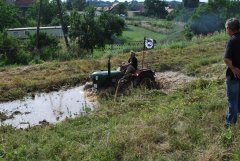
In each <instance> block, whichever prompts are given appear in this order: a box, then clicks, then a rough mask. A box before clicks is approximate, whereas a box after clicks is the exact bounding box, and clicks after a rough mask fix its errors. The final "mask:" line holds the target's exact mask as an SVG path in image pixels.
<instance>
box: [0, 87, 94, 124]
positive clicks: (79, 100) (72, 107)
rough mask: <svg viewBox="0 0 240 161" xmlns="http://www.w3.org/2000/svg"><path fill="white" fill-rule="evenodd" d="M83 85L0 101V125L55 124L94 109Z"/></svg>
mask: <svg viewBox="0 0 240 161" xmlns="http://www.w3.org/2000/svg"><path fill="white" fill-rule="evenodd" d="M83 88H84V87H83V86H80V87H76V88H72V89H68V90H60V91H58V92H51V93H42V94H38V95H36V96H34V97H26V98H25V99H24V100H16V101H12V102H7V103H0V113H1V115H2V116H4V117H0V121H1V122H0V125H12V126H13V127H16V128H29V127H32V126H35V125H40V124H49V123H50V124H54V123H57V122H60V121H63V120H64V119H66V118H74V117H76V116H79V115H82V114H84V113H85V112H86V111H89V110H92V109H93V108H94V106H95V104H94V103H93V102H90V101H89V100H88V99H87V98H86V96H85V94H84V90H83Z"/></svg>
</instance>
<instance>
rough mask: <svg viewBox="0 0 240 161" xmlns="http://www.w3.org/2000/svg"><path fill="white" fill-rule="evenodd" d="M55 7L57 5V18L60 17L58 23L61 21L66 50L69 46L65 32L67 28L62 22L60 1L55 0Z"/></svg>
mask: <svg viewBox="0 0 240 161" xmlns="http://www.w3.org/2000/svg"><path fill="white" fill-rule="evenodd" d="M57 5H58V11H59V16H60V21H61V26H62V31H63V36H64V40H65V44H66V46H67V48H68V49H69V47H70V46H69V43H68V38H67V31H66V30H67V26H66V25H65V23H64V22H63V14H62V7H61V2H60V0H57Z"/></svg>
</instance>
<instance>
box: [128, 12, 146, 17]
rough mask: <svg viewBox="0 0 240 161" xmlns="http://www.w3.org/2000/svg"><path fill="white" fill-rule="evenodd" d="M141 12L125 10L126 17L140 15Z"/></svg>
mask: <svg viewBox="0 0 240 161" xmlns="http://www.w3.org/2000/svg"><path fill="white" fill-rule="evenodd" d="M142 13H143V12H142V11H127V15H128V17H133V16H138V15H141V14H142Z"/></svg>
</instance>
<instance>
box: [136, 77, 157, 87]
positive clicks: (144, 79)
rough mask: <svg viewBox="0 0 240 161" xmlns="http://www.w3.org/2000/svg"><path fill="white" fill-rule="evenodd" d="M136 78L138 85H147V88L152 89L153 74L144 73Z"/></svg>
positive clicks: (153, 82)
mask: <svg viewBox="0 0 240 161" xmlns="http://www.w3.org/2000/svg"><path fill="white" fill-rule="evenodd" d="M137 79H138V80H137V85H138V86H141V87H147V88H148V89H153V88H155V87H156V82H155V79H154V76H153V75H151V74H149V73H146V74H144V75H142V76H140V77H139V78H137Z"/></svg>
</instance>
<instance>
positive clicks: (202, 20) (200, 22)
mask: <svg viewBox="0 0 240 161" xmlns="http://www.w3.org/2000/svg"><path fill="white" fill-rule="evenodd" d="M222 24H223V23H222V21H221V19H220V18H219V16H218V15H217V14H214V13H209V14H206V13H204V14H202V15H200V16H199V17H198V18H197V19H194V20H192V21H191V22H190V28H191V30H192V31H193V32H194V33H195V34H204V35H206V34H209V33H213V32H215V31H219V30H221V29H222Z"/></svg>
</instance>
